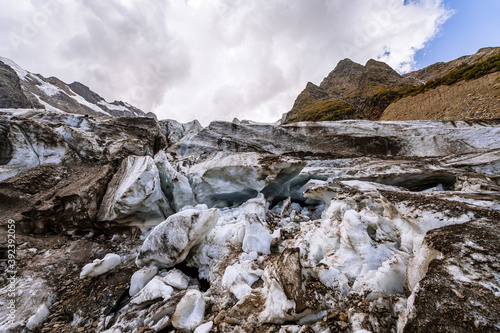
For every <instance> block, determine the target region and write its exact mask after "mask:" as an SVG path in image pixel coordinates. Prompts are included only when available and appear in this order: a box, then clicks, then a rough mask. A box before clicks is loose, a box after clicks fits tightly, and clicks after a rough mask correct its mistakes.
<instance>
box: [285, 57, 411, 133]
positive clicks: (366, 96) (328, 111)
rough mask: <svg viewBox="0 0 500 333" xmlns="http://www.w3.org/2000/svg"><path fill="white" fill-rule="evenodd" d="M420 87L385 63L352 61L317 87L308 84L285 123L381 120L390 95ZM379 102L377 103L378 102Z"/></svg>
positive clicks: (338, 66) (344, 63)
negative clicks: (415, 86) (393, 92)
mask: <svg viewBox="0 0 500 333" xmlns="http://www.w3.org/2000/svg"><path fill="white" fill-rule="evenodd" d="M415 84H416V81H415V80H413V79H408V78H404V77H402V76H401V75H399V74H398V72H396V71H395V70H394V69H392V68H391V67H390V66H389V65H387V64H386V63H384V62H381V61H377V60H373V59H370V60H369V61H368V62H367V63H366V65H365V66H363V65H361V64H358V63H356V62H354V61H352V60H350V59H344V60H342V61H340V62H339V63H338V64H337V66H336V67H335V69H334V70H333V71H331V72H330V74H328V76H327V77H326V78H324V79H323V81H322V82H321V84H320V85H319V87H318V86H315V85H314V84H312V83H308V85H307V86H306V89H305V90H304V91H303V92H302V93H301V94H300V95H299V96H298V97H297V99H296V101H295V103H294V105H293V107H292V109H291V110H290V112H288V113H287V114H286V115H285V116H284V117H283V119H284V122H285V123H288V122H294V121H305V120H341V119H364V118H368V119H377V118H378V117H379V116H380V115H381V114H382V112H383V111H384V109H385V108H386V107H387V105H388V104H389V103H390V102H391V101H392V99H391V96H392V94H391V93H390V92H392V91H401V90H405V89H408V88H409V87H412V86H414V85H415ZM374 101H375V102H374Z"/></svg>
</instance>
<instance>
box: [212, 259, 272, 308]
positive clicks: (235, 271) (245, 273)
mask: <svg viewBox="0 0 500 333" xmlns="http://www.w3.org/2000/svg"><path fill="white" fill-rule="evenodd" d="M262 273H263V271H262V270H260V269H258V270H252V269H251V268H249V267H246V266H245V265H242V264H234V265H231V266H227V267H226V271H225V272H224V276H223V277H222V286H223V287H224V288H226V289H229V290H230V291H231V292H232V293H233V295H234V296H236V298H237V299H238V300H240V299H242V298H243V297H244V296H247V295H250V294H251V293H252V288H251V285H252V284H254V283H255V282H256V281H257V280H259V279H260V277H261V276H262Z"/></svg>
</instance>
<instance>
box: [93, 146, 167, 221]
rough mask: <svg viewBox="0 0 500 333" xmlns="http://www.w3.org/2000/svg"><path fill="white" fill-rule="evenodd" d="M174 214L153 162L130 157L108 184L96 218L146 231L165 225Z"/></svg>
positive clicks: (145, 158)
mask: <svg viewBox="0 0 500 333" xmlns="http://www.w3.org/2000/svg"><path fill="white" fill-rule="evenodd" d="M171 213H172V211H171V210H170V206H169V204H168V201H167V199H166V197H165V196H164V195H163V192H162V190H161V185H160V176H159V173H158V168H157V167H156V165H155V163H154V161H153V159H152V158H151V157H150V156H129V157H128V158H126V159H125V160H123V162H122V164H121V166H120V170H119V171H118V173H116V174H115V175H114V176H113V179H112V180H111V182H110V183H109V185H108V189H107V191H106V194H105V196H104V198H103V200H102V204H101V206H100V208H99V213H98V215H97V218H98V220H99V221H113V222H115V223H120V224H126V225H130V226H138V227H140V228H141V229H143V230H145V229H148V228H150V227H151V226H155V225H157V224H158V223H160V222H162V221H164V220H165V218H167V217H168V216H169V215H170V214H171Z"/></svg>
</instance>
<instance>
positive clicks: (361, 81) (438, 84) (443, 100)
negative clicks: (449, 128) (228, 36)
mask: <svg viewBox="0 0 500 333" xmlns="http://www.w3.org/2000/svg"><path fill="white" fill-rule="evenodd" d="M499 54H500V48H484V49H481V50H479V51H478V52H477V53H476V54H474V55H469V56H464V57H461V58H459V59H456V60H453V61H450V62H448V63H436V64H434V65H431V66H429V67H426V68H424V69H421V70H419V71H415V72H411V73H408V74H405V75H403V76H401V75H399V74H398V73H397V72H396V71H394V70H393V69H392V68H391V67H389V66H388V65H387V64H385V63H382V62H378V61H375V60H370V61H368V63H367V64H366V65H365V66H362V65H360V64H356V63H354V62H352V61H351V60H349V59H345V60H342V61H341V62H339V64H338V65H337V67H336V68H335V69H334V70H333V71H332V72H331V73H330V74H329V75H328V76H327V77H326V78H325V79H324V80H323V82H321V84H320V85H319V87H318V86H316V85H314V84H312V83H308V84H307V87H306V89H305V90H304V91H303V92H302V93H301V94H300V95H299V96H298V97H297V99H296V101H295V103H294V105H293V108H292V109H291V110H290V112H288V113H286V114H285V115H284V116H283V122H284V123H292V122H297V121H325V120H343V119H370V120H379V119H380V120H440V119H447V120H466V119H484V118H487V119H493V118H497V117H499V116H500V114H499V111H498V110H499V107H498V104H499V97H498V91H499V87H500V85H499V82H500V81H499V79H498V75H496V74H495V73H496V72H498V70H499V69H500V68H499V67H500V66H499V65H498V64H499V63H500V56H499Z"/></svg>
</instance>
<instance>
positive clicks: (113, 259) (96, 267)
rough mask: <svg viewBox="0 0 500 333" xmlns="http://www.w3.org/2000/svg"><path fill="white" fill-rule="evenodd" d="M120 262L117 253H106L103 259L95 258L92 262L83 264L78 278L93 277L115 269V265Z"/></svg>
mask: <svg viewBox="0 0 500 333" xmlns="http://www.w3.org/2000/svg"><path fill="white" fill-rule="evenodd" d="M121 262H122V259H121V258H120V256H119V255H117V254H114V253H108V254H106V256H105V257H104V258H103V259H96V260H94V262H93V263H90V264H87V265H85V266H83V268H82V272H81V273H80V278H84V277H86V276H90V277H94V276H99V275H101V274H104V273H107V272H109V271H111V270H113V269H115V267H116V266H118V265H119V264H121Z"/></svg>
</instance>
